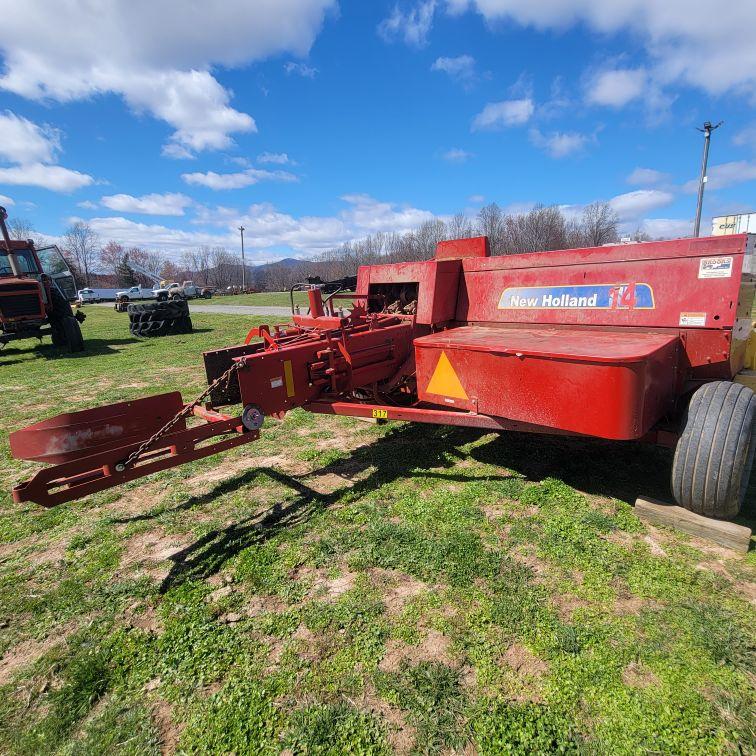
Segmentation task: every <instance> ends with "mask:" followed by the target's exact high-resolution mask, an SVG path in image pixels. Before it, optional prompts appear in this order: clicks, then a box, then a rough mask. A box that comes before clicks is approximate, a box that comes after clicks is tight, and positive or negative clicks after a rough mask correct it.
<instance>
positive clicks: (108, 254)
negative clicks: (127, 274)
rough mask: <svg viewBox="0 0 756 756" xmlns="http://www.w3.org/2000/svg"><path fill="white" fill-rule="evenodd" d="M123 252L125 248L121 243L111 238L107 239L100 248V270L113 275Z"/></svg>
mask: <svg viewBox="0 0 756 756" xmlns="http://www.w3.org/2000/svg"><path fill="white" fill-rule="evenodd" d="M125 254H126V250H125V249H124V247H123V245H122V244H119V243H118V242H115V241H112V240H111V241H109V242H108V243H107V244H105V245H104V246H103V248H102V249H101V250H100V268H101V270H104V271H105V272H106V273H112V274H113V275H115V274H116V271H117V270H118V268H119V266H120V265H121V262H122V260H123V256H124V255H125Z"/></svg>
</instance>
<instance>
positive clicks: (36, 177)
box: [0, 163, 94, 192]
mask: <svg viewBox="0 0 756 756" xmlns="http://www.w3.org/2000/svg"><path fill="white" fill-rule="evenodd" d="M93 183H94V179H93V178H92V177H91V176H88V175H87V174H86V173H79V171H72V170H69V169H68V168H63V167H62V166H60V165H44V164H43V163H30V164H28V165H15V166H12V167H11V168H0V184H13V185H16V186H39V187H41V188H42V189H49V190H50V191H53V192H72V191H74V190H75V189H80V188H81V187H83V186H89V185H90V184H93Z"/></svg>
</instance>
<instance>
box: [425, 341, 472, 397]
mask: <svg viewBox="0 0 756 756" xmlns="http://www.w3.org/2000/svg"><path fill="white" fill-rule="evenodd" d="M426 391H428V393H429V394H438V395H439V396H448V397H452V398H454V399H467V393H466V392H465V390H464V388H462V384H461V383H460V382H459V378H458V377H457V374H456V373H455V372H454V368H453V367H452V364H451V362H449V358H448V357H447V356H446V352H441V356H440V357H439V358H438V364H437V365H436V369H435V370H434V371H433V375H432V376H431V379H430V383H429V384H428V388H427V389H426Z"/></svg>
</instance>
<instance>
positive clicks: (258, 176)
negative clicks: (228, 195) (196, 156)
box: [181, 168, 299, 191]
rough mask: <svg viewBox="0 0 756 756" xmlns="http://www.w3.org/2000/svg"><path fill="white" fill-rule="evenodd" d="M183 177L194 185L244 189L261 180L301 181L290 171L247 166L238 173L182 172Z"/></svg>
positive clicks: (210, 187)
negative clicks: (266, 169)
mask: <svg viewBox="0 0 756 756" xmlns="http://www.w3.org/2000/svg"><path fill="white" fill-rule="evenodd" d="M181 178H182V179H184V181H185V182H186V183H187V184H193V185H194V186H206V187H207V188H208V189H215V190H216V191H217V190H220V189H242V188H243V187H245V186H252V185H253V184H258V183H259V182H260V181H299V179H298V178H297V177H296V176H295V175H294V174H293V173H289V172H288V171H265V170H261V169H259V168H247V170H246V171H239V172H238V173H216V172H215V171H207V172H206V173H182V174H181Z"/></svg>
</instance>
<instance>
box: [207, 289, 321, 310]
mask: <svg viewBox="0 0 756 756" xmlns="http://www.w3.org/2000/svg"><path fill="white" fill-rule="evenodd" d="M212 303H216V304H229V305H255V306H257V307H290V306H291V298H290V296H289V292H288V291H259V292H257V293H256V294H232V295H231V296H227V297H226V296H224V297H214V298H213V299H212V300H211V302H210V303H209V304H212ZM294 304H298V305H306V304H307V292H304V291H295V292H294Z"/></svg>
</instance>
